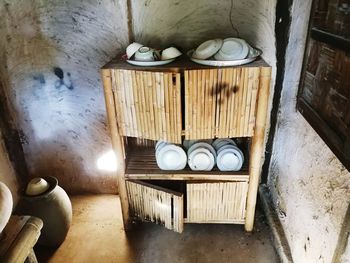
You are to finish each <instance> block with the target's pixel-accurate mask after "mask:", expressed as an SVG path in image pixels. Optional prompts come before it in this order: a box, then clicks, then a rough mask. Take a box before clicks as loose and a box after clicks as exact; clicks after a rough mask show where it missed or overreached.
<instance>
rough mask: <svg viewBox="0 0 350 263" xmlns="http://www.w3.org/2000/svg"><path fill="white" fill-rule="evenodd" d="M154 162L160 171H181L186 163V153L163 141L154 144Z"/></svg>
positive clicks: (178, 147)
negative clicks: (155, 161)
mask: <svg viewBox="0 0 350 263" xmlns="http://www.w3.org/2000/svg"><path fill="white" fill-rule="evenodd" d="M156 160H157V165H158V167H159V168H160V169H162V170H182V169H184V168H185V166H186V163H187V157H186V153H185V151H184V150H183V149H182V148H181V147H180V146H177V145H175V144H170V143H167V142H164V141H158V142H157V144H156Z"/></svg>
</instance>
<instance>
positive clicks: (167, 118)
mask: <svg viewBox="0 0 350 263" xmlns="http://www.w3.org/2000/svg"><path fill="white" fill-rule="evenodd" d="M111 75H112V89H113V91H114V100H115V107H116V113H117V122H118V127H119V133H120V134H121V135H123V136H130V137H139V138H144V139H151V140H165V141H168V142H173V143H181V130H182V120H181V84H180V73H172V72H151V71H137V70H123V69H111Z"/></svg>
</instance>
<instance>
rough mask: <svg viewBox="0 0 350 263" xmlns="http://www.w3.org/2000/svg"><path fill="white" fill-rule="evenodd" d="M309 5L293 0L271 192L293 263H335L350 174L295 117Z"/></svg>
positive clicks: (306, 125)
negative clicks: (333, 261) (333, 258)
mask: <svg viewBox="0 0 350 263" xmlns="http://www.w3.org/2000/svg"><path fill="white" fill-rule="evenodd" d="M310 8H311V1H302V0H295V1H294V4H293V9H292V14H293V15H292V25H291V32H290V40H289V44H288V48H287V60H286V70H285V77H284V83H283V90H282V97H281V103H280V109H279V116H278V124H277V125H278V128H277V131H276V136H275V139H274V151H273V156H272V162H271V166H270V176H269V187H270V190H271V192H272V194H273V198H274V203H275V206H276V209H277V211H278V212H279V215H280V219H281V221H282V224H283V227H284V229H285V232H286V235H287V239H288V241H289V244H290V247H291V250H292V256H293V259H294V261H295V262H331V261H332V257H333V252H334V249H335V246H336V244H337V240H338V235H339V231H340V227H341V224H342V222H343V218H344V215H345V212H346V209H347V206H348V204H349V202H350V174H349V172H348V171H347V170H346V169H345V168H344V167H343V166H342V165H341V163H340V162H339V161H338V159H337V158H336V157H335V155H334V154H333V153H332V152H331V151H330V149H329V148H328V147H327V146H326V145H325V143H324V142H323V141H322V140H321V139H320V137H319V136H318V135H317V134H316V132H315V131H314V130H313V129H312V128H311V126H310V125H309V124H308V123H307V122H306V121H305V119H304V118H303V117H302V116H301V115H300V113H299V112H297V111H296V94H297V90H298V82H299V75H300V70H301V63H302V59H303V50H304V46H305V37H306V32H307V24H308V18H309V13H310Z"/></svg>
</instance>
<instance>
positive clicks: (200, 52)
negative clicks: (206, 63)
mask: <svg viewBox="0 0 350 263" xmlns="http://www.w3.org/2000/svg"><path fill="white" fill-rule="evenodd" d="M222 44H223V40H222V39H219V38H217V39H211V40H207V41H205V42H203V43H202V44H200V45H199V46H198V47H197V48H196V50H195V51H194V53H193V57H194V58H196V59H207V58H210V57H211V56H214V54H215V53H217V52H218V51H219V50H220V48H221V47H222Z"/></svg>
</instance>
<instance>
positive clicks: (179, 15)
mask: <svg viewBox="0 0 350 263" xmlns="http://www.w3.org/2000/svg"><path fill="white" fill-rule="evenodd" d="M275 3H276V0H263V1H258V2H257V1H254V0H247V1H233V0H220V1H209V0H205V1H199V0H195V1H175V0H145V1H137V0H132V1H131V6H132V12H131V15H132V22H133V31H134V35H135V39H136V40H137V41H140V42H142V43H145V44H150V45H154V46H157V47H165V46H167V45H170V44H176V45H178V46H179V47H181V48H183V50H184V51H186V50H187V49H189V48H193V47H195V46H196V45H198V44H199V43H200V42H201V41H202V40H206V39H209V38H212V37H225V36H232V35H235V31H234V30H233V29H232V26H231V23H230V15H231V20H232V23H233V25H234V27H235V28H237V29H238V31H239V33H240V36H241V37H243V38H245V39H247V40H248V41H249V42H250V43H251V44H252V45H254V46H257V47H259V48H261V49H262V50H263V52H264V54H263V57H264V58H265V60H266V61H267V62H268V63H270V64H271V65H272V66H274V65H275V41H274V19H275V18H274V16H275ZM231 4H232V6H231ZM231 7H232V8H231ZM0 22H1V23H0V35H1V36H2V37H1V38H0V58H1V61H3V63H1V64H0V77H1V78H3V79H4V82H5V83H7V86H6V87H5V89H6V91H7V93H8V97H9V98H10V100H11V103H12V104H13V105H14V108H15V110H16V116H17V122H18V123H17V124H18V125H17V126H18V127H19V128H20V129H21V133H22V140H23V148H24V152H25V158H26V161H27V164H28V168H29V171H30V176H32V177H33V176H44V175H53V176H56V177H57V178H58V179H59V183H60V184H61V185H62V186H63V187H64V188H65V189H66V190H68V191H70V192H87V191H90V192H104V193H112V192H116V187H117V185H116V180H115V177H114V176H113V173H107V172H102V171H99V170H97V169H96V159H97V158H98V157H99V156H100V155H101V154H103V153H105V152H107V151H108V150H109V149H110V140H109V137H108V132H107V126H106V117H105V106H104V99H103V92H102V85H101V80H100V75H99V68H100V67H101V66H102V65H103V64H104V63H106V62H107V61H109V60H110V59H111V58H112V57H114V56H115V55H116V54H117V53H119V52H120V51H121V50H123V49H124V48H125V46H126V45H127V44H128V26H127V8H126V0H99V1H93V0H87V1H74V0H67V1H53V0H48V1H41V0H27V1H24V0H15V1H13V0H12V1H10V0H5V1H2V2H1V3H0ZM274 72H275V67H274V71H273V75H274ZM271 87H273V85H272V86H271Z"/></svg>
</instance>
